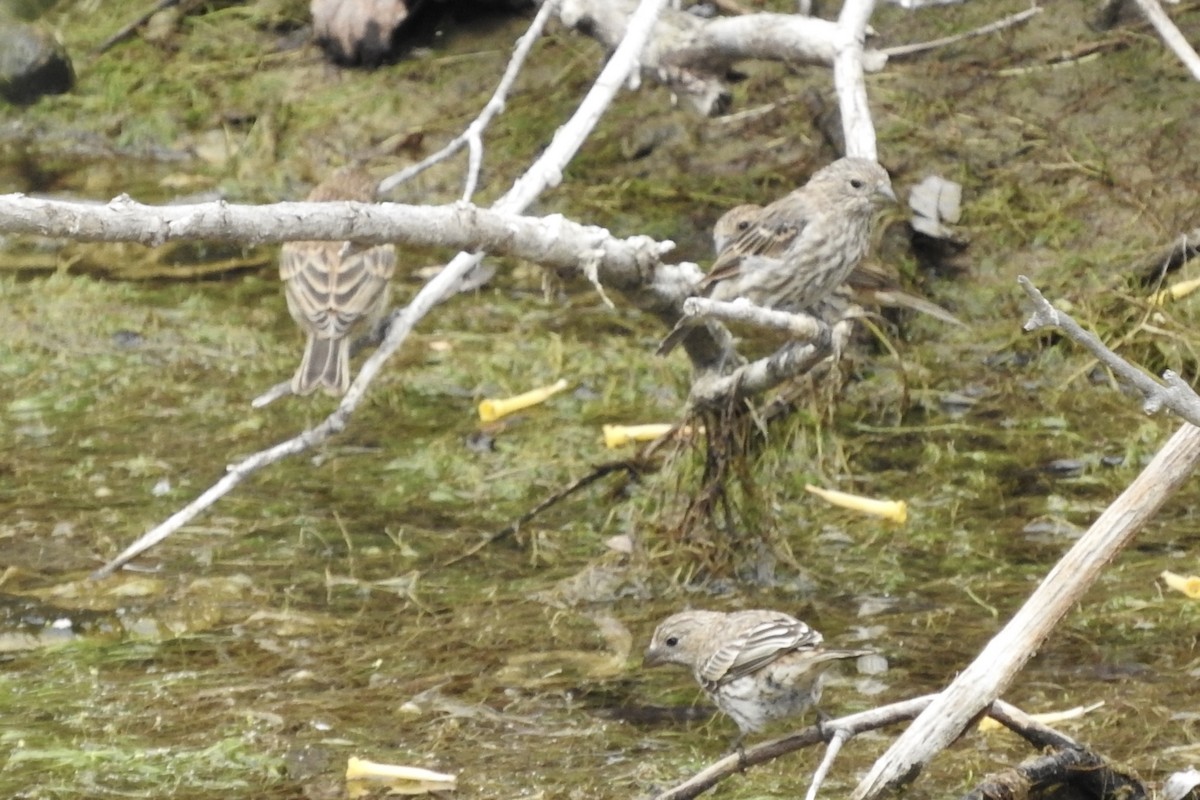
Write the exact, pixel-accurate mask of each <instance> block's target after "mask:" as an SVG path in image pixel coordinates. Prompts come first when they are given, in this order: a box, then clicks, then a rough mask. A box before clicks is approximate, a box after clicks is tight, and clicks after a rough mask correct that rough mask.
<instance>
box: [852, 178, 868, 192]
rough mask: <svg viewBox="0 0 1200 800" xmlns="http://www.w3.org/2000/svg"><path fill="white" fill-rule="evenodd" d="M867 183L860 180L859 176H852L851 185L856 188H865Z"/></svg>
mask: <svg viewBox="0 0 1200 800" xmlns="http://www.w3.org/2000/svg"><path fill="white" fill-rule="evenodd" d="M865 185H866V184H864V183H863V182H862V181H861V180H859V179H858V178H851V179H850V186H851V187H853V188H855V189H861V188H863V186H865Z"/></svg>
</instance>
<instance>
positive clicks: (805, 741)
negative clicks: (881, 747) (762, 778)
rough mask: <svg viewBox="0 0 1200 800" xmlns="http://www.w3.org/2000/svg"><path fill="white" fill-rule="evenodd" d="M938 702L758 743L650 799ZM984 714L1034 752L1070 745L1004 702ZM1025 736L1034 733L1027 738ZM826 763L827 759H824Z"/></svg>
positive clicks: (683, 792) (688, 792)
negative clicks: (1049, 745)
mask: <svg viewBox="0 0 1200 800" xmlns="http://www.w3.org/2000/svg"><path fill="white" fill-rule="evenodd" d="M937 698H938V695H936V694H928V695H924V696H922V697H914V698H912V699H910V700H901V701H900V702H897V703H890V704H888V705H886V706H882V707H880V708H873V709H871V710H870V711H861V712H859V713H857V714H850V715H849V716H845V717H839V718H838V719H833V720H828V721H826V722H824V723H822V724H819V725H811V726H809V727H807V728H804V729H802V730H799V731H796V732H795V733H792V734H789V735H787V736H783V737H781V738H778V739H770V740H768V741H765V742H760V743H759V744H756V745H753V746H751V747H747V748H745V749H744V750H741V751H740V752H736V753H730V754H729V755H726V756H723V757H722V758H720V759H718V760H717V761H714V762H713V763H712V764H709V765H708V766H707V767H705V768H704V769H702V770H700V772H697V773H696V774H695V775H693V776H692V777H690V778H688V779H687V780H686V781H684V782H683V783H680V784H678V785H677V786H673V787H671V788H670V789H667V790H666V791H664V792H661V793H660V794H658V795H657V796H655V798H654V800H690V798H693V797H696V796H698V795H700V794H702V793H703V792H705V791H707V790H709V789H711V788H712V787H714V786H716V785H717V784H718V783H720V782H721V781H722V780H724V779H725V778H728V777H730V776H731V775H735V774H737V773H739V772H744V771H745V770H746V768H747V767H753V766H756V765H758V764H765V763H767V762H768V761H774V760H775V759H777V758H779V757H780V756H784V755H787V754H788V753H793V752H795V751H797V750H802V749H804V748H805V747H812V746H813V745H815V744H819V743H820V742H829V743H830V744H831V746H832V744H833V741H834V740H835V739H841V740H842V741H843V742H845V741H848V740H849V739H851V738H853V737H855V736H857V735H859V734H862V733H866V732H867V731H874V730H879V729H880V728H886V727H888V726H891V725H896V724H899V723H901V722H905V721H907V720H910V719H913V718H914V717H916V716H917V715H918V714H921V713H922V712H923V711H924V710H925V709H926V708H928V707H929V706H930V705H932V704H933V703H934V702H935V701H936V700H937ZM987 713H988V715H989V716H993V717H995V718H996V719H997V721H999V722H1001V724H1004V725H1007V726H1010V727H1014V728H1015V729H1017V730H1018V732H1019V733H1021V735H1023V736H1025V738H1026V739H1027V740H1028V741H1030V742H1031V743H1032V744H1034V746H1035V747H1036V746H1039V745H1038V744H1037V742H1038V741H1039V740H1040V741H1046V742H1050V743H1052V744H1053V745H1054V746H1064V745H1062V744H1060V743H1064V742H1073V740H1072V739H1071V738H1070V737H1068V736H1066V735H1064V734H1061V733H1059V732H1058V731H1055V730H1054V729H1052V728H1048V727H1046V726H1045V725H1042V724H1041V723H1038V722H1035V721H1033V720H1030V719H1029V716H1028V715H1027V714H1025V713H1024V712H1022V711H1021V710H1020V709H1018V708H1016V707H1015V706H1011V705H1009V704H1008V703H1005V702H1003V701H996V702H995V703H994V704H993V705H992V706H991V707H990V708H988V709H987ZM1027 731H1034V732H1035V733H1032V734H1030V735H1026V732H1027ZM839 746H840V745H839ZM835 754H836V753H835ZM826 759H827V760H828V759H829V756H828V755H827V756H826ZM818 771H819V770H818ZM816 777H817V776H816V775H814V785H815V784H816V783H817V781H816ZM821 777H824V776H821Z"/></svg>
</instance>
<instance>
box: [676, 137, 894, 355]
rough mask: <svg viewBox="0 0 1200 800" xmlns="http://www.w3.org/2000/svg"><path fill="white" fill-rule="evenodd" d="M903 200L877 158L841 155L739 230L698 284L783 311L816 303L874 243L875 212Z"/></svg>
mask: <svg viewBox="0 0 1200 800" xmlns="http://www.w3.org/2000/svg"><path fill="white" fill-rule="evenodd" d="M895 201H896V193H895V192H894V191H893V190H892V182H891V180H890V179H889V178H888V174H887V172H886V171H885V170H884V168H883V167H881V166H880V165H879V164H878V163H877V162H875V161H872V160H870V159H866V158H849V157H848V158H840V159H838V160H837V161H834V162H833V163H832V164H829V165H827V166H825V167H822V168H821V169H819V170H817V171H816V172H815V173H813V176H812V177H811V178H809V180H808V183H806V184H805V185H804V186H802V187H800V188H799V189H796V190H795V191H793V192H791V193H790V194H788V195H786V196H784V197H781V198H780V199H778V200H776V201H775V202H774V203H771V204H770V205H769V206H767V207H766V208H764V209H763V210H762V212H761V213H760V214H759V215H758V216H757V217H755V218H754V220H753V222H752V223H751V224H746V225H744V226H743V227H741V228H740V229H738V230H736V232H734V233H733V234H732V235H731V236H730V237H729V239H728V242H727V243H725V246H724V247H723V248H721V250H720V252H719V253H718V255H717V258H716V260H715V261H714V262H713V265H712V269H710V270H709V272H708V274H707V275H706V276H704V278H703V279H702V280H701V281H700V283H699V284H698V285H697V287H696V290H697V292H698V293H700V294H705V295H707V296H709V297H711V298H713V299H714V300H725V301H730V300H736V299H737V298H739V297H744V298H746V299H747V300H749V301H750V302H752V303H754V304H755V305H759V306H763V307H765V308H772V309H777V310H780V311H800V310H803V309H805V308H808V307H810V306H812V305H814V304H816V303H817V302H819V301H820V300H822V299H823V298H824V297H825V296H826V295H828V294H829V293H830V292H832V291H833V290H834V289H836V288H837V287H838V286H840V285H841V284H842V283H844V282H845V281H846V278H847V277H849V275H850V273H851V272H852V271H853V270H854V268H855V267H857V266H858V264H859V262H860V261H862V259H863V256H865V255H866V253H867V249H868V248H869V246H870V243H871V236H870V234H871V220H872V218H873V217H874V214H875V211H876V210H877V209H878V208H879V207H880V206H881V205H882V204H883V203H885V202H895ZM689 327H690V325H688V324H686V321H685V322H684V323H681V324H680V325H677V326H676V327H675V329H674V330H673V331H671V333H670V334H668V336H667V338H666V339H665V340H664V341H663V343H662V345H661V346H660V347H659V348H658V352H659V354H660V355H664V354H666V353H669V352H670V351H671V350H673V349H674V348H675V346H676V345H677V344H678V343H679V342H680V341H682V340H683V338H684V336H685V335H686V334H687V331H688V328H689Z"/></svg>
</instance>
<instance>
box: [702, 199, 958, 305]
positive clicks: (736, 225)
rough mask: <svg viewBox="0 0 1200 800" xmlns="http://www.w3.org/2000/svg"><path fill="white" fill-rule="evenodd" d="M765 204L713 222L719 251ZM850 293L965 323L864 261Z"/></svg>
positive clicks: (849, 281)
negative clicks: (906, 289) (907, 289)
mask: <svg viewBox="0 0 1200 800" xmlns="http://www.w3.org/2000/svg"><path fill="white" fill-rule="evenodd" d="M762 210H763V207H762V206H759V205H753V204H749V203H748V204H746V205H740V206H734V207H733V208H731V209H729V210H728V211H726V212H725V213H724V214H722V215H721V217H720V218H719V219H718V220H717V222H716V224H715V225H713V234H712V235H713V248H714V249H715V251H716V252H717V253H718V254H719V253H720V252H721V251H722V250H724V249H725V247H726V246H727V245H728V244H729V243H730V242H731V241H733V239H734V238H735V237H736V236H737V235H738V234H739V233H740V232H742V231H744V230H746V228H748V227H750V226H751V225H753V224H754V223H755V220H757V218H758V216H759V215H760V214H761V213H762ZM845 285H846V286H848V287H850V290H851V292H852V293H853V294H854V295H856V296H858V297H861V298H863V299H865V300H866V301H867V302H869V303H872V304H874V305H876V306H880V307H883V308H907V309H909V310H911V311H918V312H920V313H922V314H928V315H929V316H931V317H935V318H937V319H940V320H941V321H942V322H947V323H949V324H951V325H963V322H962V320H960V319H959V318H958V317H956V316H954V315H953V314H951V313H950V312H949V311H947V310H946V309H944V308H942V307H941V306H939V305H938V304H937V303H934V302H932V301H930V300H926V299H925V298H923V297H919V296H917V295H915V294H911V293H909V292H906V291H904V290H903V289H902V288H900V284H899V282H898V281H897V280H896V279H895V278H894V277H893V276H891V275H887V274H885V273H884V272H882V271H881V270H880V269H878V268H872V266H870V265H868V264H867V263H861V264H859V265H858V266H857V267H855V268H854V270H853V271H852V272H851V273H850V276H849V277H847V278H846V284H845Z"/></svg>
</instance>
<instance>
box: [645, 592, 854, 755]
mask: <svg viewBox="0 0 1200 800" xmlns="http://www.w3.org/2000/svg"><path fill="white" fill-rule="evenodd" d="M821 641H822V637H821V634H819V633H817V632H816V631H815V630H813V629H812V628H810V627H808V625H806V624H804V623H803V622H801V621H800V620H798V619H796V618H795V617H791V616H788V615H787V614H783V613H781V612H779V611H761V610H755V611H735V612H732V613H728V614H726V613H722V612H719V611H681V612H680V613H678V614H674V615H672V616H670V617H667V618H666V619H665V620H663V621H662V622H661V623H660V624H659V626H658V628H657V629H655V631H654V636H653V638H651V640H650V646H649V647H648V648H646V656H645V659H644V660H643V662H642V664H643V665H644V666H648V667H653V666H658V665H659V664H679V665H681V666H684V667H688V668H690V669H691V670H692V674H693V675H694V676H695V678H696V681H697V682H698V683H699V684H700V686H701V687H702V688H703V689H704V691H705V693H707V694H708V696H709V697H710V698H712V700H713V702H714V703H716V704H717V707H718V708H720V709H721V710H722V711H724V712H725V713H726V714H728V715H729V716H730V717H732V718H733V721H734V722H736V723H737V726H738V730H739V731H741V734H740V736H739V737H738V741H739V742H740V741H741V739H742V738H744V737H745V736H746V734H747V733H750V732H751V731H758V730H761V729H762V728H763V726H764V725H766V724H767V723H768V722H770V721H772V720H776V719H781V718H783V717H787V716H791V715H794V714H800V713H802V712H803V711H805V710H806V709H807V708H809V707H810V706H815V704H816V703H817V701H818V700H820V699H821V680H822V677H823V676H824V672H825V670H826V669H827V668H828V667H829V665H830V663H831V662H833V661H837V660H839V659H845V658H858V657H859V656H864V655H869V654H870V653H871V652H872V651H870V650H827V649H825V648H824V647H822V646H821Z"/></svg>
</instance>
